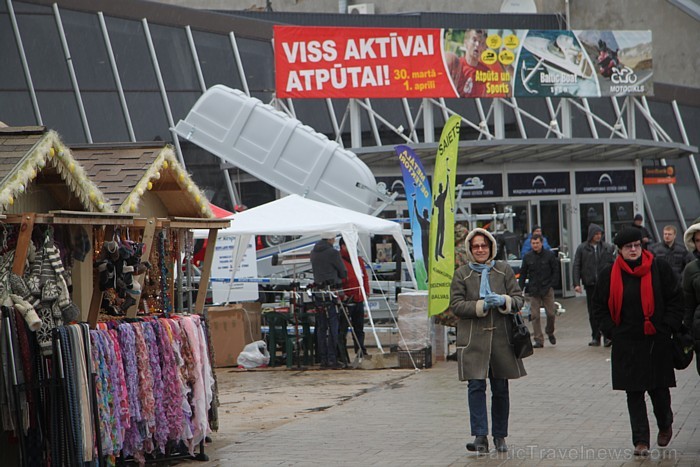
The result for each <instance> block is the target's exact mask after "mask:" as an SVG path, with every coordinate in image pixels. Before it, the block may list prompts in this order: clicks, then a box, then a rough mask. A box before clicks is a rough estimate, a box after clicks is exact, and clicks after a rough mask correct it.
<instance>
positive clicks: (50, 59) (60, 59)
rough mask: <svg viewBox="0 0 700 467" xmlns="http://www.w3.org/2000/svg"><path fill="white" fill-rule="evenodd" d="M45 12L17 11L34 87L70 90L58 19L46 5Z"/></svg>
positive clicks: (38, 88)
mask: <svg viewBox="0 0 700 467" xmlns="http://www.w3.org/2000/svg"><path fill="white" fill-rule="evenodd" d="M42 12H45V13H46V14H31V15H29V14H19V13H18V14H17V24H18V27H19V31H20V34H21V36H22V43H23V44H24V51H25V53H26V55H27V62H28V63H29V70H30V72H31V74H32V81H33V82H34V87H35V88H36V89H37V90H54V91H56V90H59V91H67V90H70V89H72V86H71V82H70V78H69V77H68V67H67V66H66V57H65V55H64V53H63V47H62V46H61V40H60V38H59V35H58V30H57V29H56V20H55V18H54V16H53V12H52V11H51V9H50V8H43V9H42ZM42 110H43V109H42ZM42 113H43V112H42Z"/></svg>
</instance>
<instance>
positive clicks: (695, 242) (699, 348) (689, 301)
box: [681, 217, 700, 374]
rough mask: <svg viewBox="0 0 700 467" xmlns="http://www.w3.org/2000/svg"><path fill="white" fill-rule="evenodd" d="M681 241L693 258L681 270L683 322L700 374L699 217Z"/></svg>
mask: <svg viewBox="0 0 700 467" xmlns="http://www.w3.org/2000/svg"><path fill="white" fill-rule="evenodd" d="M683 243H685V247H686V248H687V249H688V251H689V252H690V253H691V254H692V255H693V257H694V258H695V259H694V260H693V261H691V262H690V263H688V264H687V265H686V267H685V269H684V270H683V279H682V281H681V282H682V289H683V301H684V305H685V316H684V318H683V322H684V323H685V325H686V327H687V328H688V329H690V332H691V335H692V336H693V340H694V341H695V364H696V368H697V371H698V374H700V217H699V218H697V219H695V222H693V225H691V226H690V227H688V229H687V230H686V231H685V233H684V234H683Z"/></svg>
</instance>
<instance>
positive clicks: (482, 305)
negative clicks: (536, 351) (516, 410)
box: [450, 228, 527, 453]
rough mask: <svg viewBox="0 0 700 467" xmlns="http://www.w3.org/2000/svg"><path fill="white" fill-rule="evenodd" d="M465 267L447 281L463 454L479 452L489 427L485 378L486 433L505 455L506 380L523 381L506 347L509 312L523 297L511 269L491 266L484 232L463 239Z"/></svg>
mask: <svg viewBox="0 0 700 467" xmlns="http://www.w3.org/2000/svg"><path fill="white" fill-rule="evenodd" d="M465 245H466V247H467V256H468V259H469V262H468V264H466V265H464V266H460V267H459V268H458V269H457V270H456V271H455V274H454V277H453V279H452V286H451V288H450V308H451V309H452V312H453V313H454V314H455V316H456V317H457V318H458V319H459V321H458V322H457V346H456V347H457V362H458V364H457V368H458V371H459V379H460V381H467V401H468V405H469V423H470V427H471V435H472V436H474V441H473V442H471V443H468V444H467V446H466V447H467V450H468V451H476V452H478V453H485V452H488V450H489V443H488V439H487V435H488V431H489V424H488V419H489V417H488V413H487V411H486V379H487V378H488V379H489V381H490V384H491V423H492V425H491V434H492V436H493V443H494V445H495V447H496V450H497V451H498V452H507V451H508V446H507V445H506V437H507V436H508V416H509V414H510V395H509V393H508V380H509V379H516V378H520V377H521V376H525V375H526V374H527V373H526V372H525V367H524V366H523V362H522V360H521V359H519V358H516V357H515V354H514V353H513V348H512V346H511V344H510V336H511V335H512V330H513V319H512V317H511V316H510V314H511V313H515V312H517V311H518V310H520V308H521V307H522V305H523V302H524V298H523V294H522V291H521V290H520V287H519V286H518V282H517V281H516V279H515V273H514V272H513V269H511V267H510V266H509V265H508V263H507V262H506V261H494V258H495V256H496V249H497V246H496V240H495V239H494V238H493V236H492V235H491V233H489V232H488V231H487V230H484V229H481V228H476V229H473V230H472V231H471V232H469V234H468V235H467V238H466V240H465Z"/></svg>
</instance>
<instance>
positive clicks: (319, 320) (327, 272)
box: [311, 232, 348, 368]
mask: <svg viewBox="0 0 700 467" xmlns="http://www.w3.org/2000/svg"><path fill="white" fill-rule="evenodd" d="M335 237H336V234H335V233H333V232H326V233H322V234H321V240H319V241H318V242H317V243H316V244H315V245H314V247H313V249H312V250H311V268H312V270H313V274H314V282H315V283H316V287H317V288H319V289H321V290H320V291H318V292H317V293H316V294H315V296H314V297H315V301H316V306H317V310H318V312H317V313H316V338H317V341H318V355H319V357H320V360H321V366H322V367H329V368H340V365H338V359H337V355H336V349H337V348H338V307H337V298H336V297H335V294H336V293H340V289H341V288H342V283H343V279H345V277H347V275H348V271H347V269H345V265H344V264H343V260H342V259H341V257H340V253H339V252H338V250H336V249H335V248H333V243H335Z"/></svg>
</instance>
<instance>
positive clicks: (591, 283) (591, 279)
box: [573, 224, 615, 347]
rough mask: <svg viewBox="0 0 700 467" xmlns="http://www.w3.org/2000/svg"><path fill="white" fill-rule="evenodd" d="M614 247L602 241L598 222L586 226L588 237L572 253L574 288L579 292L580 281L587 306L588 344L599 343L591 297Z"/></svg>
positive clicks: (598, 330)
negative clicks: (589, 339) (589, 337)
mask: <svg viewBox="0 0 700 467" xmlns="http://www.w3.org/2000/svg"><path fill="white" fill-rule="evenodd" d="M614 254H615V252H614V249H613V246H612V245H611V244H609V243H605V242H604V241H603V229H602V228H601V227H600V226H599V225H598V224H591V225H589V226H588V238H587V239H586V241H585V242H583V243H581V244H580V245H579V246H578V248H576V254H575V255H574V271H573V275H574V277H573V280H574V290H576V293H581V283H583V287H584V289H585V290H586V306H587V307H588V322H589V323H590V325H591V341H590V342H589V343H588V345H594V346H599V345H600V336H601V334H600V329H599V327H598V322H597V321H596V320H595V317H594V316H593V307H592V306H591V298H592V297H593V290H594V289H595V285H596V282H598V273H599V272H600V270H601V269H603V267H605V266H607V265H608V264H612V262H613V260H614V257H613V256H614ZM605 346H606V347H609V346H610V341H608V340H606V341H605Z"/></svg>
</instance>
